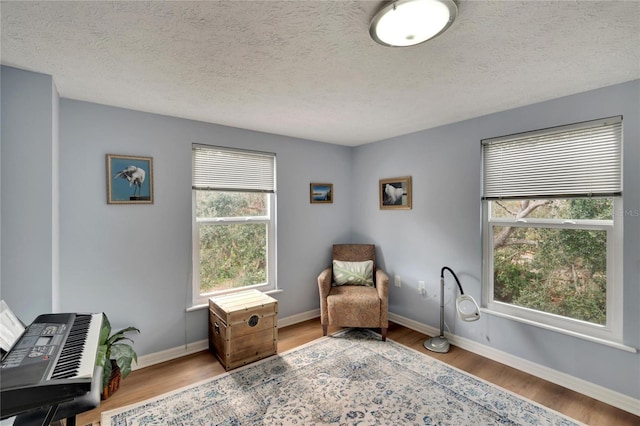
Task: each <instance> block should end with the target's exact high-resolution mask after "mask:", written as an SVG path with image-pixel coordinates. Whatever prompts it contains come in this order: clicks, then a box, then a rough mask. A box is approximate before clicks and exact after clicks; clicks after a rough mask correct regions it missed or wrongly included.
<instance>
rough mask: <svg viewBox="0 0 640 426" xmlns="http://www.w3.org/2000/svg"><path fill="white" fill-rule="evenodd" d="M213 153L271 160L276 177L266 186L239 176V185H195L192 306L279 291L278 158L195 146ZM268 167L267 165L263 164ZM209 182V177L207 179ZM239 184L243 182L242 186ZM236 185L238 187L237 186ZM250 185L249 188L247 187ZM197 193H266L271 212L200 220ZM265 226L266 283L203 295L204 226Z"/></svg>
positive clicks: (233, 149)
mask: <svg viewBox="0 0 640 426" xmlns="http://www.w3.org/2000/svg"><path fill="white" fill-rule="evenodd" d="M202 149H204V150H209V149H210V150H211V151H212V152H213V151H221V152H223V153H226V154H227V155H233V154H234V153H236V154H238V155H239V156H242V155H243V154H246V156H247V157H255V156H257V157H270V158H271V159H272V167H273V174H272V175H271V176H267V177H268V179H270V180H267V181H265V182H268V183H267V184H266V186H265V184H264V183H261V182H260V181H259V180H256V179H255V176H253V177H254V179H253V180H242V179H243V178H242V177H240V178H239V179H240V180H238V175H235V176H234V177H235V179H236V180H235V183H233V184H231V185H228V186H227V183H226V182H222V181H220V180H219V176H218V178H217V179H218V180H217V181H216V183H215V184H214V185H219V186H214V187H212V186H210V184H209V183H205V184H204V185H205V186H204V187H202V188H196V187H195V186H193V187H192V189H191V220H192V223H191V231H192V232H191V239H192V246H191V252H192V255H191V258H192V276H191V304H192V307H196V306H201V305H205V304H207V303H208V299H209V298H210V297H212V296H215V295H220V294H229V293H235V292H239V291H244V290H249V289H257V290H260V291H262V292H273V291H276V290H277V289H278V286H277V221H276V212H277V209H276V206H277V204H276V200H277V197H276V182H275V173H276V156H275V154H272V153H266V152H258V151H250V150H242V149H236V148H225V147H218V146H209V145H200V144H193V146H192V151H195V150H202ZM192 155H193V154H192ZM192 161H194V160H192ZM262 165H263V166H264V163H262ZM240 166H241V167H250V166H251V164H248V165H247V164H242V163H240ZM192 168H194V171H193V174H194V182H195V179H196V177H195V175H196V173H195V168H196V166H195V162H192ZM262 172H265V169H264V168H263V169H262V170H261V171H260V172H259V173H260V175H257V176H258V178H259V179H262V176H263V175H262V174H261V173H262ZM197 179H198V181H199V182H203V180H202V175H198V178H197ZM205 179H206V177H205ZM237 182H240V184H238V183H237ZM234 185H235V186H234ZM245 185H246V186H245ZM197 191H216V192H228V191H231V192H239V193H255V192H260V193H263V194H264V195H265V196H266V197H267V211H266V215H264V216H237V217H214V218H198V217H197V215H196V211H197V209H196V207H197V206H196V203H197V199H196V193H197ZM260 223H263V224H265V225H266V252H267V253H266V268H267V274H266V275H267V281H266V282H264V283H257V284H253V285H248V286H244V287H236V288H231V289H224V290H217V291H211V292H207V293H202V294H201V293H200V228H201V226H210V225H214V226H216V225H219V226H226V225H249V224H260Z"/></svg>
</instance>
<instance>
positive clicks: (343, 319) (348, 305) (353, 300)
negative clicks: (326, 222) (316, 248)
mask: <svg viewBox="0 0 640 426" xmlns="http://www.w3.org/2000/svg"><path fill="white" fill-rule="evenodd" d="M333 260H340V261H346V262H364V261H367V260H370V261H372V268H371V270H372V272H373V282H374V286H373V287H369V286H362V285H340V286H335V285H332V283H333V281H334V279H333V278H334V276H333V272H334V271H333V268H332V267H330V268H326V269H325V270H323V271H322V272H321V273H320V275H319V276H318V290H319V294H320V320H321V323H322V328H323V334H325V335H326V331H327V326H328V325H329V324H332V325H339V326H342V327H372V328H380V329H381V330H382V337H383V340H385V339H386V334H387V328H388V326H389V321H388V309H389V277H388V276H387V274H386V273H385V272H384V271H382V270H380V269H376V263H375V245H373V244H336V245H334V246H333Z"/></svg>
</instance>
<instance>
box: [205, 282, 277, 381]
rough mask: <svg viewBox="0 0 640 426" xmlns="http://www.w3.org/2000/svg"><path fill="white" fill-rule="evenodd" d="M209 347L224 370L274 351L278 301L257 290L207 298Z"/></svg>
mask: <svg viewBox="0 0 640 426" xmlns="http://www.w3.org/2000/svg"><path fill="white" fill-rule="evenodd" d="M209 350H210V351H212V352H213V353H215V355H216V356H217V357H218V359H219V360H220V362H221V363H222V366H223V367H224V368H225V370H227V371H229V370H231V369H234V368H237V367H240V366H242V365H245V364H248V363H250V362H253V361H257V360H259V359H262V358H266V357H268V356H271V355H275V354H276V353H277V352H278V301H277V300H275V299H274V298H272V297H269V296H267V295H266V294H263V293H261V292H259V291H258V290H247V291H243V292H240V293H232V294H227V295H223V296H216V297H211V298H210V299H209Z"/></svg>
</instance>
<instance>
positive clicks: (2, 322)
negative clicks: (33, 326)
mask: <svg viewBox="0 0 640 426" xmlns="http://www.w3.org/2000/svg"><path fill="white" fill-rule="evenodd" d="M24 329H25V327H24V324H22V321H20V320H19V319H18V317H16V315H15V314H14V313H13V311H12V310H11V309H10V308H9V305H7V304H6V302H5V301H4V300H0V348H2V350H3V351H4V352H9V349H11V348H12V347H13V345H15V343H16V341H17V340H18V339H19V338H20V336H22V333H24Z"/></svg>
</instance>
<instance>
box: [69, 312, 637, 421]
mask: <svg viewBox="0 0 640 426" xmlns="http://www.w3.org/2000/svg"><path fill="white" fill-rule="evenodd" d="M337 330H338V328H332V327H330V328H329V333H332V332H335V331H337ZM321 336H322V327H321V326H320V319H314V320H309V321H305V322H302V323H299V324H295V325H292V326H289V327H284V328H281V329H279V330H278V352H279V353H282V352H285V351H287V350H289V349H293V348H295V347H296V346H300V345H302V344H304V343H307V342H310V341H312V340H314V339H317V338H319V337H321ZM388 338H389V339H392V340H394V341H395V342H397V343H401V344H403V345H405V346H408V347H410V348H413V349H416V350H418V351H420V352H422V353H424V354H426V355H428V356H432V357H434V358H437V359H439V360H441V361H443V362H445V363H447V364H449V365H452V366H454V367H457V368H459V369H461V370H464V371H467V372H469V373H471V374H473V375H475V376H477V377H480V378H482V379H484V380H487V381H489V382H491V383H494V384H496V385H498V386H501V387H503V388H506V389H508V390H510V391H512V392H515V393H517V394H519V395H522V396H523V397H525V398H528V399H531V400H533V401H536V402H538V403H540V404H542V405H545V406H547V407H549V408H552V409H554V410H556V411H559V412H561V413H563V414H565V415H567V416H569V417H572V418H574V419H576V420H579V421H581V422H583V423H586V424H588V425H593V426H600V425H601V426H623V425H624V426H639V425H640V417H637V416H634V415H632V414H630V413H628V412H626V411H623V410H619V409H617V408H614V407H612V406H610V405H607V404H604V403H602V402H599V401H597V400H595V399H592V398H589V397H587V396H584V395H581V394H579V393H577V392H574V391H571V390H569V389H566V388H563V387H561V386H558V385H555V384H552V383H550V382H547V381H545V380H542V379H538V378H536V377H534V376H531V375H529V374H526V373H523V372H521V371H519V370H516V369H514V368H511V367H507V366H505V365H503V364H500V363H498V362H495V361H492V360H490V359H488V358H484V357H481V356H479V355H476V354H474V353H472V352H468V351H465V350H464V349H460V348H458V347H454V346H452V347H451V351H450V352H449V353H447V354H438V353H433V352H430V351H427V350H426V349H424V347H423V346H422V344H423V343H424V341H425V340H426V339H427V336H425V335H424V334H422V333H419V332H417V331H414V330H411V329H408V328H406V327H403V326H400V325H397V324H394V323H391V324H390V325H389V334H388ZM222 373H224V369H223V368H222V366H221V365H220V363H219V362H218V360H217V359H216V357H215V356H214V355H212V354H211V353H209V352H208V351H203V352H199V353H197V354H193V355H189V356H185V357H182V358H179V359H176V360H172V361H168V362H165V363H162V364H157V365H154V366H151V367H147V368H142V369H140V370H136V371H134V372H132V373H131V374H130V375H129V376H128V377H127V378H126V379H125V380H124V381H122V382H121V384H120V389H119V390H118V391H117V392H116V393H115V394H114V395H113V396H112V397H111V398H109V399H108V400H106V401H103V402H102V404H101V405H100V407H98V408H96V409H95V410H91V411H88V412H86V413H83V414H81V415H79V416H78V418H77V424H78V425H86V424H89V423H93V424H94V425H95V424H96V423H97V422H99V421H100V413H101V412H102V411H107V410H112V409H114V408H118V407H122V406H125V405H129V404H133V403H136V402H139V401H143V400H145V399H148V398H152V397H154V396H157V395H160V394H162V393H165V392H169V391H171V390H174V389H177V388H180V387H183V386H187V385H190V384H193V383H195V382H198V381H201V380H204V379H207V378H210V377H214V376H217V375H219V374H222ZM461 426H463V425H461Z"/></svg>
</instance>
